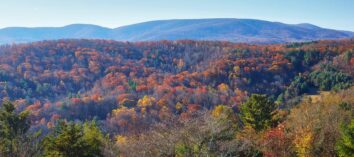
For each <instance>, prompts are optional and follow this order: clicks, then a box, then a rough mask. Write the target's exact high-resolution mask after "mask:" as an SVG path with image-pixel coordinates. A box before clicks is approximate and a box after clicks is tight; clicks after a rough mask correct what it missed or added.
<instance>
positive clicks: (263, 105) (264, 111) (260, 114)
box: [240, 94, 277, 131]
mask: <svg viewBox="0 0 354 157" xmlns="http://www.w3.org/2000/svg"><path fill="white" fill-rule="evenodd" d="M276 109H277V106H276V104H274V103H273V102H272V101H270V100H269V99H268V98H267V97H266V96H265V95H258V94H252V95H251V97H250V98H249V99H248V100H247V102H245V103H243V104H242V105H241V108H240V110H241V120H242V122H243V124H244V125H245V126H250V127H252V128H253V129H255V130H256V131H261V130H264V129H267V128H269V127H271V126H272V125H273V124H275V123H276V120H275V119H274V115H275V114H276Z"/></svg>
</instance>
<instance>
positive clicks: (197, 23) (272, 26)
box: [0, 19, 354, 44]
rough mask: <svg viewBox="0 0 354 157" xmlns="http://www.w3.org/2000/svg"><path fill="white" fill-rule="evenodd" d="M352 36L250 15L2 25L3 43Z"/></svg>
mask: <svg viewBox="0 0 354 157" xmlns="http://www.w3.org/2000/svg"><path fill="white" fill-rule="evenodd" d="M353 37H354V33H353V32H348V31H337V30H331V29H325V28H321V27H318V26H314V25H311V24H298V25H292V24H284V23H279V22H269V21H262V20H251V19H195V20H192V19H191V20H183V19H181V20H161V21H150V22H144V23H138V24H133V25H128V26H123V27H118V28H115V29H110V28H104V27H100V26H95V25H85V24H74V25H68V26H64V27H39V28H22V27H10V28H4V29H0V44H11V43H23V42H33V41H42V40H56V39H113V40H118V41H158V40H181V39H191V40H222V41H231V42H246V43H284V42H299V41H313V40H323V39H342V38H353Z"/></svg>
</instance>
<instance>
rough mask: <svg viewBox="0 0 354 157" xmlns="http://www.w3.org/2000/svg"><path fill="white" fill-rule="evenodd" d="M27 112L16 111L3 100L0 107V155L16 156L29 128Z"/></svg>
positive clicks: (9, 103)
mask: <svg viewBox="0 0 354 157" xmlns="http://www.w3.org/2000/svg"><path fill="white" fill-rule="evenodd" d="M28 115H29V112H27V111H25V112H20V113H16V111H15V106H14V105H13V104H12V103H11V102H5V103H3V104H2V107H1V109H0V156H11V157H14V156H17V154H18V151H19V148H20V147H22V146H21V144H22V143H21V141H22V140H23V139H24V138H25V134H26V133H27V131H28V129H29V128H30V123H29V121H28V119H27V117H28Z"/></svg>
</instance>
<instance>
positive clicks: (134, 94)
mask: <svg viewBox="0 0 354 157" xmlns="http://www.w3.org/2000/svg"><path fill="white" fill-rule="evenodd" d="M353 79H354V40H353V39H349V40H337V41H314V42H306V43H289V44H275V45H251V44H236V43H230V42H219V41H190V40H181V41H159V42H116V41H109V40H57V41H43V42H35V43H30V44H18V45H3V46H0V99H1V101H2V102H3V103H2V105H0V108H1V109H0V137H1V138H0V156H5V157H7V156H9V157H14V156H15V157H17V156H19V157H27V156H31V157H37V156H60V157H61V156H62V157H73V156H85V157H89V156H107V157H111V156H122V157H129V156H137V157H141V156H225V157H226V156H246V157H247V156H250V157H253V156H254V157H256V156H268V157H278V156H304V157H308V156H349V157H351V156H352V155H353V154H354V120H353V115H354V110H353V107H354V106H353V105H354V87H353Z"/></svg>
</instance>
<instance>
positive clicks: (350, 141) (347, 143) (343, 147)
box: [337, 119, 354, 157]
mask: <svg viewBox="0 0 354 157" xmlns="http://www.w3.org/2000/svg"><path fill="white" fill-rule="evenodd" d="M341 132H342V136H341V138H340V140H339V141H338V143H337V153H338V156H340V157H350V156H352V155H353V154H354V119H352V121H351V123H350V124H348V125H346V126H342V130H341Z"/></svg>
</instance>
